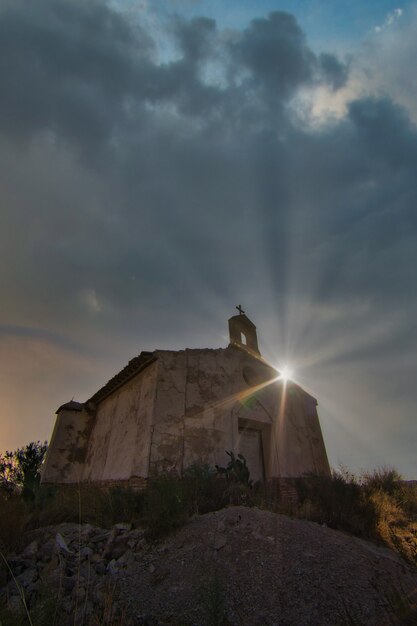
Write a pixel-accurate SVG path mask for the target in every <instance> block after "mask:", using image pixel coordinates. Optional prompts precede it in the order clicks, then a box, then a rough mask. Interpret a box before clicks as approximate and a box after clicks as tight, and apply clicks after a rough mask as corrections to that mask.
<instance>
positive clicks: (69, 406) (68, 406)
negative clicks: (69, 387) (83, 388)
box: [56, 400, 84, 413]
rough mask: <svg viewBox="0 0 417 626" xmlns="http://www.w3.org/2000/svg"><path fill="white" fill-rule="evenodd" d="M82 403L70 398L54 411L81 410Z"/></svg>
mask: <svg viewBox="0 0 417 626" xmlns="http://www.w3.org/2000/svg"><path fill="white" fill-rule="evenodd" d="M83 408H84V405H83V403H82V402H76V401H75V400H71V401H70V402H66V403H65V404H61V406H60V407H58V409H57V410H56V413H59V412H60V411H61V410H64V411H82V410H83Z"/></svg>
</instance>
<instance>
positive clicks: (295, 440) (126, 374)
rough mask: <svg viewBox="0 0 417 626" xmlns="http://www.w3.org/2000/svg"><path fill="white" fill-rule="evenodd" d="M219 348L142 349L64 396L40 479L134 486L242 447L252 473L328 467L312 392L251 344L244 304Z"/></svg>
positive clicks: (279, 475)
mask: <svg viewBox="0 0 417 626" xmlns="http://www.w3.org/2000/svg"><path fill="white" fill-rule="evenodd" d="M237 308H238V310H239V313H238V314H237V315H234V316H233V317H231V318H230V319H229V334H230V343H229V345H228V346H227V347H226V348H218V349H186V350H178V351H172V350H155V351H154V352H141V353H140V354H139V356H136V357H134V358H133V359H132V360H131V361H129V363H128V364H127V365H126V367H125V368H123V369H122V370H121V371H120V372H119V373H118V374H116V375H115V376H114V377H113V378H111V380H109V381H108V382H107V383H106V384H105V385H104V386H103V387H101V389H99V390H98V391H97V392H96V393H95V394H94V395H93V396H92V397H91V398H89V399H88V400H87V401H86V402H75V401H74V400H72V401H71V402H67V403H66V404H63V405H62V406H60V407H59V408H58V410H57V412H56V414H57V417H56V423H55V428H54V431H53V434H52V438H51V442H50V446H49V450H48V453H47V456H46V460H45V463H44V467H43V471H42V483H44V484H62V483H67V484H68V483H82V482H86V483H90V484H97V485H100V486H106V485H107V486H114V485H125V486H131V487H133V488H141V487H143V486H144V485H145V484H146V480H147V479H148V478H149V477H152V476H155V475H158V474H160V473H174V474H177V475H181V474H182V472H183V471H184V470H185V469H186V468H187V467H189V466H190V465H191V464H193V463H202V464H208V465H210V466H212V467H214V466H215V465H216V464H217V465H220V466H225V465H227V463H228V460H230V459H229V457H228V456H227V454H226V451H234V452H235V454H242V455H243V456H244V457H245V459H246V461H247V465H248V468H249V471H250V477H251V479H252V480H253V481H254V482H257V481H260V482H267V483H268V482H270V481H273V480H275V479H288V478H295V477H298V476H302V475H304V474H306V473H310V474H311V473H313V474H316V475H321V476H328V475H330V468H329V463H328V460H327V454H326V449H325V446H324V441H323V437H322V433H321V428H320V423H319V419H318V415H317V400H316V399H315V398H314V397H312V396H311V395H310V394H308V393H307V392H306V391H304V390H303V389H302V388H301V387H300V386H299V385H297V384H295V383H294V382H292V381H290V380H285V379H284V378H283V377H282V376H281V375H280V373H279V372H278V371H277V370H276V369H274V368H273V367H272V366H271V365H270V364H268V363H267V362H266V361H265V360H264V359H263V358H262V356H261V354H260V352H259V348H258V339H257V333H256V327H255V325H254V324H253V322H252V321H251V320H250V319H249V318H248V317H247V316H246V315H245V313H244V312H243V311H242V309H241V307H240V306H239V307H237Z"/></svg>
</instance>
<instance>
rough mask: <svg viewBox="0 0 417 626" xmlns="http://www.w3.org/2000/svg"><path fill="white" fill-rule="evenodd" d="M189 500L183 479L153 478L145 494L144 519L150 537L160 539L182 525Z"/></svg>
mask: <svg viewBox="0 0 417 626" xmlns="http://www.w3.org/2000/svg"><path fill="white" fill-rule="evenodd" d="M187 509H188V507H187V501H186V498H185V493H184V485H183V483H182V481H181V479H179V478H177V477H175V476H173V477H171V476H165V475H162V476H158V477H155V478H153V479H152V480H151V481H150V483H149V485H148V488H147V489H146V492H145V494H144V502H143V512H142V517H141V519H142V521H143V523H144V525H145V526H146V529H147V530H146V534H147V536H148V538H150V539H159V538H161V537H163V536H164V535H166V534H168V533H169V532H170V531H172V530H174V529H175V528H178V527H179V526H182V525H183V524H184V523H185V521H186V519H187V517H188V510H187Z"/></svg>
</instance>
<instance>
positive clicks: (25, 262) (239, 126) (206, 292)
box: [0, 0, 417, 479]
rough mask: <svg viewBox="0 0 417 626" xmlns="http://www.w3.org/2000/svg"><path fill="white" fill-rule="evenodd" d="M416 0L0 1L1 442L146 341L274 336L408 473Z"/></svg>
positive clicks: (412, 471)
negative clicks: (245, 319) (238, 325)
mask: <svg viewBox="0 0 417 626" xmlns="http://www.w3.org/2000/svg"><path fill="white" fill-rule="evenodd" d="M416 34H417V3H416V2H391V1H389V0H378V1H377V2H376V1H375V2H374V1H369V2H364V1H363V0H361V1H359V0H351V1H349V2H347V1H346V2H345V1H342V0H333V1H332V2H324V1H320V0H310V1H307V0H304V1H302V0H293V1H291V0H286V1H282V2H278V1H273V0H264V1H263V0H259V1H256V0H244V1H242V0H239V2H236V1H234V0H228V1H227V2H224V0H210V1H209V0H202V1H198V0H195V1H193V0H181V1H175V0H170V1H168V0H165V1H162V0H160V1H157V0H153V1H152V2H151V1H149V2H148V1H146V0H112V1H108V2H106V1H104V0H88V1H86V0H40V1H39V2H36V3H34V2H29V0H0V86H1V91H0V262H1V266H0V268H1V269H0V294H1V301H0V302H1V306H0V397H1V406H0V450H5V449H14V448H16V447H18V446H22V445H24V444H26V443H28V442H29V441H33V440H44V439H50V436H51V433H52V429H53V425H54V421H55V411H56V409H57V407H58V406H59V405H60V404H62V403H64V402H66V401H68V400H71V399H72V398H74V399H75V400H79V401H83V400H86V399H88V398H89V397H90V396H92V395H93V393H94V392H95V391H96V390H97V389H98V388H99V387H101V386H102V385H103V384H104V383H105V382H106V381H107V380H108V379H109V378H110V377H111V376H113V375H114V374H115V373H116V372H117V371H118V370H119V369H121V368H122V367H123V366H124V365H125V364H126V363H127V362H128V361H129V359H131V358H133V357H134V356H136V355H137V354H139V353H140V352H141V351H142V350H154V349H173V350H176V349H183V348H186V347H189V348H193V347H202V348H204V347H209V348H216V347H225V346H227V344H228V336H227V319H228V318H229V317H231V316H232V315H233V314H235V313H236V310H235V306H236V305H238V304H241V305H242V306H243V308H244V309H245V311H246V313H247V315H248V316H249V317H250V318H251V319H252V321H253V322H254V323H255V324H256V326H257V329H258V338H259V345H260V350H261V352H262V354H263V356H264V357H265V358H266V359H267V360H268V361H269V362H271V364H273V365H274V366H276V367H278V368H279V367H283V366H284V365H289V366H291V367H292V369H293V371H294V380H295V381H296V382H298V383H300V384H301V385H302V386H303V387H304V388H305V389H306V390H308V391H309V392H310V393H312V394H313V395H314V396H315V397H316V398H317V399H318V403H319V405H318V410H319V416H320V421H321V426H322V430H323V436H324V440H325V444H326V447H327V451H328V456H329V460H330V463H331V465H332V466H333V467H335V468H338V467H339V466H340V465H343V466H346V467H348V468H350V469H351V470H352V471H355V472H362V471H369V470H371V469H373V468H376V467H383V466H389V467H395V468H396V469H397V470H398V471H400V472H402V473H403V475H404V476H405V477H407V478H414V479H416V478H417V467H416V455H415V444H416V439H417V420H416V409H415V405H416V396H415V388H416V381H417V332H416V330H417V328H416V326H417V322H416V320H417V289H416V283H417V210H416V209H417V126H416V124H417V73H416V67H415V59H416V58H417V36H416Z"/></svg>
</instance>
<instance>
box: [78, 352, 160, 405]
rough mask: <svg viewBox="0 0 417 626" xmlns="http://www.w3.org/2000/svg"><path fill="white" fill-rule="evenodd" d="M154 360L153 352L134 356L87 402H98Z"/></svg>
mask: <svg viewBox="0 0 417 626" xmlns="http://www.w3.org/2000/svg"><path fill="white" fill-rule="evenodd" d="M154 361H156V356H155V353H154V352H141V353H140V354H139V356H136V357H134V358H133V359H131V360H130V361H129V363H128V364H127V365H126V367H124V368H123V369H122V370H121V371H120V372H119V373H118V374H116V375H115V376H113V378H110V380H109V381H108V382H107V383H106V384H105V385H104V387H101V389H99V390H98V391H96V393H95V394H94V395H93V396H91V398H90V399H89V400H88V402H93V403H94V404H98V403H99V402H101V401H102V400H104V398H107V396H109V395H110V394H111V393H113V391H115V390H116V389H118V388H119V387H121V386H122V385H124V384H125V383H126V382H127V381H128V380H130V379H131V378H133V377H134V376H136V374H139V372H141V371H142V370H143V369H145V367H148V365H150V364H151V363H154Z"/></svg>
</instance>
